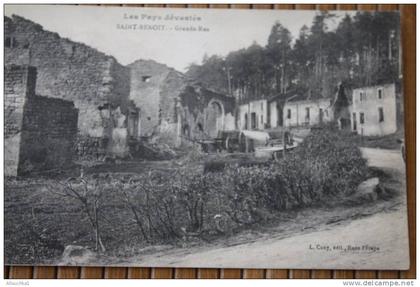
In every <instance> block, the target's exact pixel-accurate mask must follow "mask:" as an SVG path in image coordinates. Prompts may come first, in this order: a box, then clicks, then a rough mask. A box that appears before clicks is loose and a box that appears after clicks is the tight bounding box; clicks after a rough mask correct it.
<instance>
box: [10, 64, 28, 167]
mask: <svg viewBox="0 0 420 287" xmlns="http://www.w3.org/2000/svg"><path fill="white" fill-rule="evenodd" d="M34 75H35V77H36V73H35V69H34V68H32V67H22V66H16V65H11V66H5V67H4V119H5V123H4V129H5V131H4V158H5V162H4V172H5V174H6V175H17V172H18V166H19V147H20V141H21V127H22V120H23V107H24V105H25V101H26V98H27V96H28V95H30V94H34V93H35V82H34V81H35V80H34Z"/></svg>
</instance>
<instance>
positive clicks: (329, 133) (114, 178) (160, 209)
mask: <svg viewBox="0 0 420 287" xmlns="http://www.w3.org/2000/svg"><path fill="white" fill-rule="evenodd" d="M366 174H367V165H366V160H364V159H363V158H362V155H361V152H360V151H359V149H358V148H357V146H356V145H355V144H353V143H352V142H351V141H349V140H348V137H347V136H346V134H341V133H340V132H338V131H335V130H331V129H323V130H315V131H313V132H312V133H311V134H310V135H309V136H308V137H306V138H305V140H304V141H303V142H302V143H301V145H300V146H299V147H298V148H296V149H295V150H294V151H292V152H290V153H288V154H287V155H286V156H285V158H284V159H282V160H280V161H279V162H271V163H270V164H265V165H251V166H244V165H243V164H242V163H240V162H239V163H237V164H236V165H232V164H229V165H226V166H225V167H223V170H221V171H215V172H207V173H203V172H202V171H201V170H199V169H197V170H192V169H188V168H178V169H177V170H175V171H150V172H148V173H142V174H136V175H131V174H130V175H124V174H123V175H110V174H108V175H105V176H100V177H99V178H86V179H84V181H83V183H84V184H81V185H80V186H78V185H72V186H65V190H66V191H67V195H70V196H73V197H74V196H76V199H77V198H78V195H80V194H81V195H86V201H85V198H84V197H82V200H81V201H80V200H79V201H80V202H81V203H83V205H85V206H86V208H85V210H84V211H85V214H86V215H87V217H90V218H93V219H95V220H91V227H92V228H93V231H95V232H94V233H95V235H97V236H96V237H97V238H98V237H99V236H98V235H100V234H104V236H103V238H102V239H103V240H104V241H105V240H114V241H115V240H121V239H118V238H115V236H114V237H111V236H109V237H108V236H105V233H104V232H105V230H106V231H109V232H111V231H112V232H113V230H114V229H116V228H118V226H115V225H116V224H118V222H122V221H127V220H126V219H127V215H128V216H131V218H132V221H130V222H131V223H132V224H131V225H127V226H123V227H121V228H131V229H132V230H134V231H133V232H135V231H136V230H137V234H138V237H137V238H139V239H140V240H141V241H142V242H146V243H147V244H150V243H156V242H171V243H172V242H174V241H181V242H185V241H191V240H193V238H201V239H206V238H208V237H209V236H211V235H217V234H220V233H227V232H231V231H232V230H235V229H237V228H244V227H247V226H250V225H252V224H256V223H258V224H260V223H264V222H267V221H269V220H271V219H272V218H273V216H275V215H276V213H278V212H280V211H285V210H288V209H291V208H300V207H304V206H307V205H310V204H313V203H315V202H320V201H321V202H322V201H327V200H329V199H330V198H333V197H335V198H340V197H345V196H347V195H349V194H351V193H353V192H355V190H356V187H357V185H358V184H359V183H360V182H361V181H363V180H364V179H365V175H366ZM85 182H86V183H85ZM93 187H94V188H95V189H97V190H100V191H101V194H100V195H101V196H100V197H97V196H96V193H94V192H93V193H92V192H85V191H90V190H91V189H92V188H93ZM75 188H78V189H75ZM79 189H80V191H79ZM74 190H76V193H75V192H74ZM102 193H103V194H102ZM115 195H119V196H115ZM89 196H93V197H92V198H90V197H89ZM116 198H117V199H116ZM98 199H100V203H101V205H99V206H98V207H100V208H98V212H97V213H96V209H95V205H93V208H91V207H90V205H87V204H89V203H90V202H93V203H96V202H98V201H97V200H98ZM111 201H119V203H120V204H119V205H118V204H117V203H115V202H113V203H111ZM105 214H113V218H110V217H107V218H105V217H104V215H105ZM116 217H120V218H116ZM120 224H121V223H120ZM99 227H101V228H99ZM99 230H104V232H102V233H99ZM125 232H128V231H125ZM112 234H115V232H113V233H112ZM107 235H108V233H107ZM99 238H101V237H99ZM98 241H99V240H96V245H98ZM99 244H101V242H99ZM104 244H105V245H106V246H115V245H116V244H112V243H109V242H104Z"/></svg>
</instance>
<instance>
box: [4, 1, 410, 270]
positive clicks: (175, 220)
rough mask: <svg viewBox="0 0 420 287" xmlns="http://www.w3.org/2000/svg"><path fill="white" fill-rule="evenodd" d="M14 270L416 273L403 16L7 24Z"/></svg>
mask: <svg viewBox="0 0 420 287" xmlns="http://www.w3.org/2000/svg"><path fill="white" fill-rule="evenodd" d="M4 29H5V30H4V31H5V35H4V56H5V57H4V60H5V63H4V79H5V81H4V115H5V125H4V130H5V133H4V152H5V161H4V174H5V191H4V198H5V202H4V222H5V246H4V250H5V263H6V264H24V265H78V266H92V265H94V266H145V267H146V266H147V267H217V268H293V269H298V268H305V269H312V268H316V269H373V270H377V269H407V268H408V267H409V250H408V228H407V202H406V177H405V145H404V110H403V107H404V105H403V102H404V91H403V89H402V79H403V75H402V67H401V62H402V55H401V53H402V51H401V45H400V38H401V32H400V14H399V12H397V11H395V12H361V11H359V12H358V11H329V12H327V11H316V10H314V11H282V10H233V9H167V8H131V7H98V6H92V7H90V6H77V5H11V4H8V5H5V15H4Z"/></svg>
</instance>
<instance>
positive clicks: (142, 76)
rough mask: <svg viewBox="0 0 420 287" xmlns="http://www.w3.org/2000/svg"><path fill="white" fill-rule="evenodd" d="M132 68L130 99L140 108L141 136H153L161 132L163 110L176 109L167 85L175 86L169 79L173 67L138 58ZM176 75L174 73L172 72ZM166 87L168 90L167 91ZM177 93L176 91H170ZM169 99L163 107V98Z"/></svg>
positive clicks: (172, 93)
mask: <svg viewBox="0 0 420 287" xmlns="http://www.w3.org/2000/svg"><path fill="white" fill-rule="evenodd" d="M129 67H130V69H131V78H130V80H131V85H130V87H131V88H130V99H131V100H132V101H133V102H134V104H135V105H136V106H137V107H139V108H140V136H142V137H152V136H153V135H155V134H157V133H158V132H159V126H160V124H161V119H162V112H163V113H166V111H167V109H171V108H170V107H169V106H170V105H172V110H173V109H174V107H175V106H174V103H175V102H174V101H170V99H169V98H170V97H169V96H168V91H169V90H168V89H166V88H165V87H166V86H170V87H171V88H174V87H173V85H171V83H167V82H166V81H167V79H169V80H172V78H173V76H171V74H172V72H174V71H173V69H171V68H169V67H167V66H166V65H163V64H159V63H157V62H155V61H152V60H138V61H136V62H134V63H132V64H130V65H129ZM172 75H174V74H172ZM165 89H166V91H165ZM169 92H170V93H171V95H175V96H177V95H176V91H175V90H173V91H169ZM162 97H164V98H165V102H166V100H169V102H167V103H165V105H169V106H165V107H162V106H161V105H162V104H163V99H162Z"/></svg>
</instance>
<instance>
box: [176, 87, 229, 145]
mask: <svg viewBox="0 0 420 287" xmlns="http://www.w3.org/2000/svg"><path fill="white" fill-rule="evenodd" d="M176 108H177V109H176V112H177V124H178V125H177V133H178V134H180V135H182V136H181V139H192V140H197V139H209V138H216V137H217V136H218V133H219V131H226V130H235V129H236V119H235V99H234V98H233V97H229V96H226V95H223V94H219V93H217V92H214V91H211V90H209V89H206V88H203V87H201V86H200V85H188V86H186V87H185V88H184V89H183V90H182V92H181V94H180V95H179V100H178V102H177V106H176Z"/></svg>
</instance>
